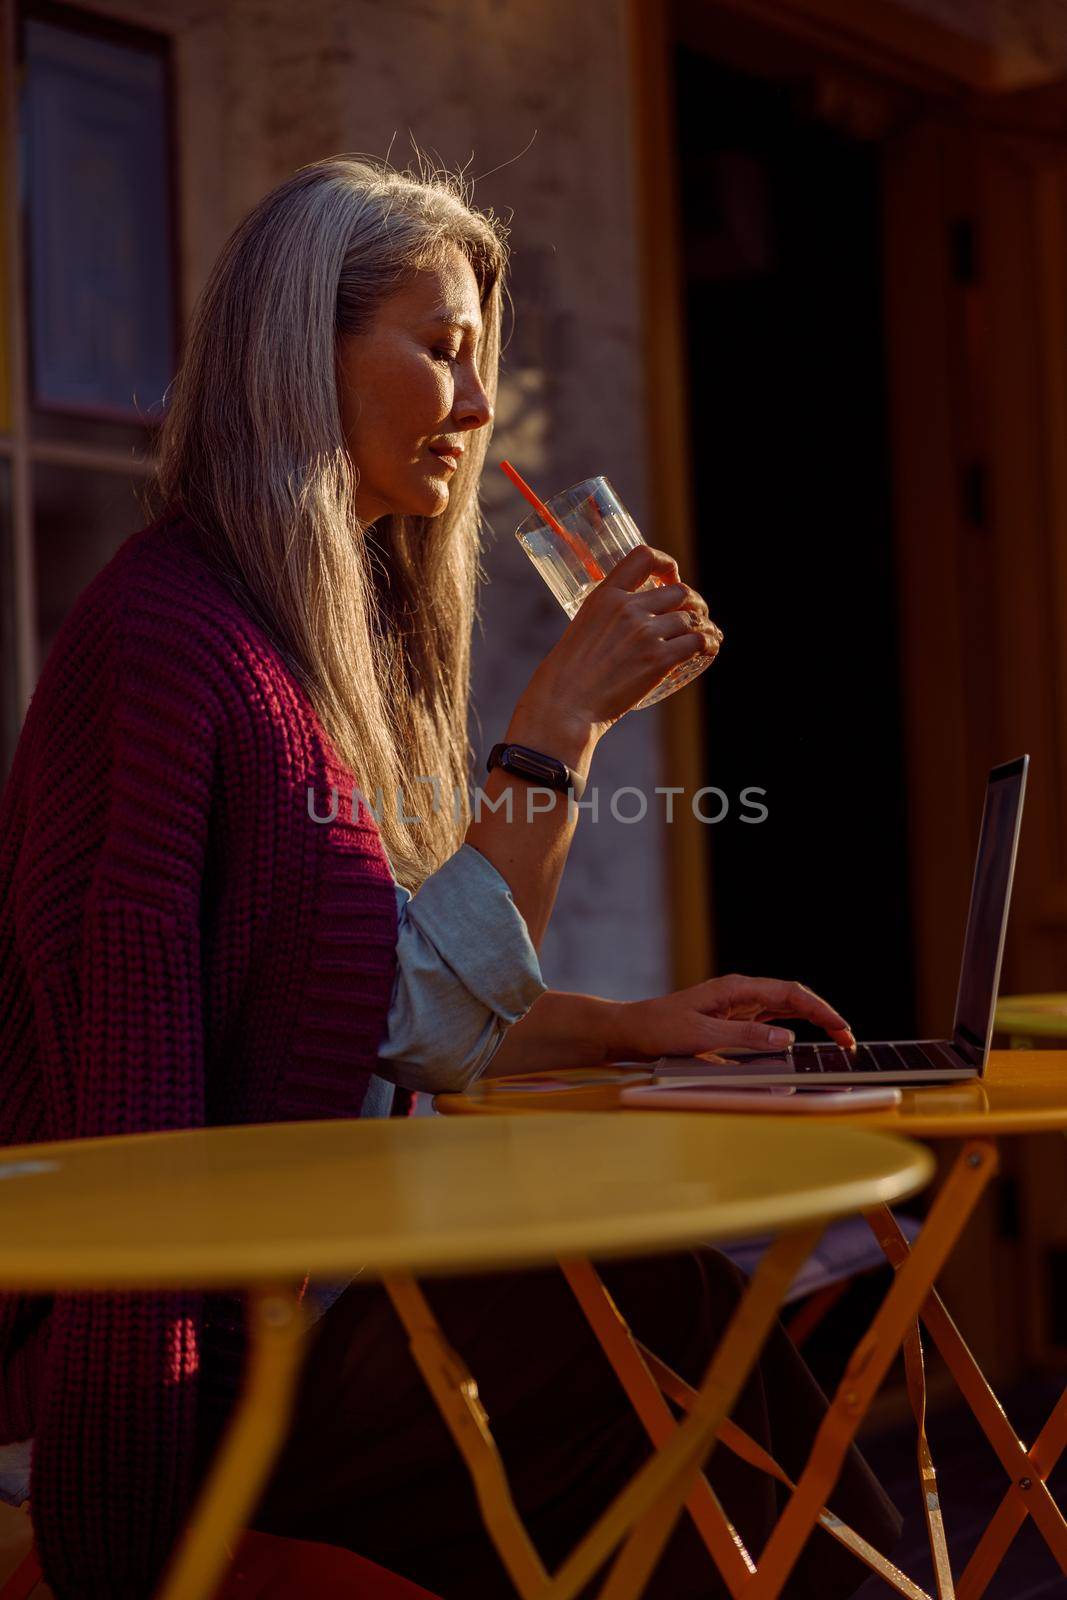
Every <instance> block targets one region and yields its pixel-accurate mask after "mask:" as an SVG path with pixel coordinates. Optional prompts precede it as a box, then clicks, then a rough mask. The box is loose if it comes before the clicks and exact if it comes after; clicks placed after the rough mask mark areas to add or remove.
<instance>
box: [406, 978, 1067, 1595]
mask: <svg viewBox="0 0 1067 1600" xmlns="http://www.w3.org/2000/svg"><path fill="white" fill-rule="evenodd" d="M1046 998H1048V997H1046ZM999 1015H1000V1013H999V1011H998V1017H999ZM650 1078H651V1073H650V1072H648V1071H646V1070H644V1069H640V1068H633V1069H621V1068H605V1069H604V1070H603V1071H601V1072H597V1071H596V1070H595V1069H594V1070H584V1069H583V1070H581V1071H561V1072H558V1073H552V1074H540V1075H537V1076H533V1075H531V1076H530V1077H527V1078H512V1079H501V1080H499V1081H497V1082H494V1081H493V1080H489V1081H488V1082H483V1083H482V1084H480V1085H477V1086H476V1087H475V1088H474V1089H472V1090H471V1091H470V1092H469V1093H467V1094H465V1095H440V1096H438V1097H437V1100H436V1102H435V1103H436V1105H437V1108H438V1109H439V1110H440V1111H443V1112H445V1113H450V1114H453V1115H457V1116H463V1117H466V1118H474V1117H483V1116H490V1115H497V1116H498V1115H500V1113H501V1112H507V1113H516V1112H548V1111H567V1110H569V1111H572V1112H573V1111H576V1110H579V1109H581V1110H582V1111H586V1112H593V1111H609V1110H627V1111H628V1112H629V1113H630V1116H628V1117H627V1118H619V1119H618V1120H619V1121H624V1120H627V1121H628V1120H630V1119H631V1117H639V1118H640V1119H641V1120H642V1121H643V1122H649V1123H651V1122H652V1121H654V1120H655V1118H656V1117H658V1116H662V1115H664V1114H665V1113H662V1112H640V1111H638V1112H635V1111H634V1110H633V1108H632V1107H623V1106H622V1105H621V1102H620V1098H619V1096H620V1093H621V1090H622V1088H623V1087H625V1086H626V1085H627V1084H632V1083H639V1082H647V1081H649V1080H650ZM691 1115H692V1117H693V1120H694V1121H712V1122H715V1123H719V1124H722V1125H723V1126H725V1127H727V1128H730V1127H733V1126H734V1125H735V1124H734V1119H733V1116H732V1114H730V1113H726V1112H723V1113H720V1114H719V1115H717V1116H716V1115H712V1114H709V1113H704V1112H701V1113H691ZM522 1120H524V1121H525V1120H528V1119H526V1118H523V1119H522ZM535 1120H536V1119H535ZM546 1120H551V1119H546ZM760 1121H761V1122H762V1123H763V1125H764V1126H765V1127H766V1128H767V1129H768V1131H769V1130H770V1128H772V1127H780V1126H781V1125H782V1124H783V1123H784V1122H789V1125H790V1127H791V1128H792V1129H794V1130H795V1131H796V1133H797V1134H798V1135H799V1134H800V1133H801V1131H807V1130H808V1129H809V1128H811V1127H813V1126H822V1127H826V1128H829V1127H830V1125H831V1124H832V1125H833V1127H834V1128H837V1129H841V1128H842V1127H843V1126H847V1127H848V1128H849V1129H854V1130H860V1129H867V1130H878V1131H882V1132H891V1133H899V1134H906V1135H907V1136H908V1137H909V1138H914V1139H927V1138H929V1139H952V1140H959V1141H960V1145H961V1148H960V1151H959V1154H958V1156H957V1157H956V1160H955V1162H954V1164H953V1166H952V1168H951V1171H950V1172H949V1175H948V1177H947V1179H946V1181H945V1182H944V1184H943V1185H942V1187H941V1190H940V1192H939V1194H938V1196H937V1198H936V1200H935V1201H934V1204H933V1207H932V1208H931V1211H930V1213H929V1215H928V1218H927V1220H926V1223H925V1224H924V1227H923V1229H922V1232H921V1234H920V1236H919V1239H918V1240H917V1241H916V1242H915V1244H914V1245H913V1246H912V1247H911V1249H910V1250H909V1247H908V1244H907V1242H906V1240H905V1239H904V1236H903V1234H902V1233H901V1232H900V1229H899V1228H898V1227H897V1224H896V1222H895V1220H894V1218H893V1216H892V1213H891V1212H890V1210H889V1207H888V1206H886V1205H878V1206H876V1207H872V1208H868V1209H867V1212H866V1215H867V1221H868V1223H869V1224H870V1226H871V1228H872V1230H873V1232H874V1234H875V1237H876V1238H877V1240H878V1242H879V1244H880V1245H881V1247H882V1250H883V1251H884V1252H885V1255H886V1256H887V1258H888V1260H889V1261H890V1263H891V1265H892V1266H893V1267H894V1268H895V1269H896V1274H897V1278H898V1281H899V1274H900V1272H901V1271H902V1270H903V1269H904V1268H905V1267H906V1266H909V1265H912V1264H913V1263H914V1260H915V1257H916V1256H917V1255H918V1254H919V1253H920V1252H923V1251H924V1250H925V1248H926V1247H927V1246H928V1245H929V1244H930V1243H931V1236H932V1235H933V1236H936V1238H937V1241H938V1246H939V1250H938V1254H939V1255H940V1261H941V1262H943V1261H944V1260H945V1259H947V1257H948V1255H949V1254H950V1253H951V1249H952V1247H953V1246H954V1244H955V1241H956V1239H958V1237H959V1235H960V1234H961V1232H962V1231H963V1227H964V1225H965V1224H966V1222H967V1220H968V1218H969V1217H970V1215H971V1213H972V1211H973V1209H974V1206H975V1204H976V1203H977V1201H978V1199H979V1198H980V1196H981V1194H982V1192H983V1190H984V1189H985V1187H986V1186H987V1185H988V1183H989V1182H990V1181H991V1180H992V1178H993V1177H994V1176H995V1174H996V1171H997V1166H998V1149H997V1145H998V1141H999V1140H1000V1139H1001V1138H1003V1137H1006V1136H1009V1135H1012V1134H1030V1133H1044V1132H1059V1133H1062V1132H1064V1131H1067V1051H1057V1050H1041V1051H1025V1050H1010V1051H1008V1050H1004V1051H993V1052H991V1054H990V1058H989V1064H988V1067H987V1069H986V1073H985V1076H984V1077H983V1078H982V1079H975V1080H974V1081H973V1082H966V1083H959V1084H946V1085H931V1086H929V1087H927V1088H916V1089H905V1091H904V1096H903V1101H902V1103H901V1105H900V1106H898V1107H895V1108H893V1109H892V1110H886V1111H869V1112H865V1113H855V1114H851V1113H850V1114H849V1115H848V1116H847V1118H846V1117H843V1116H840V1115H829V1114H827V1115H825V1116H822V1117H817V1116H811V1115H805V1116H804V1118H803V1124H802V1125H801V1124H800V1122H799V1121H798V1119H797V1118H795V1117H794V1118H792V1119H790V1117H789V1114H788V1113H783V1114H782V1115H780V1116H774V1115H770V1114H767V1113H764V1114H763V1115H761V1117H760ZM946 1202H947V1204H946ZM938 1270H940V1265H939V1267H938V1268H936V1269H935V1271H934V1273H933V1274H932V1275H931V1277H930V1278H929V1280H928V1292H927V1293H926V1294H925V1295H924V1296H923V1297H922V1300H921V1304H920V1305H919V1307H918V1310H919V1315H920V1317H921V1321H922V1323H924V1324H925V1326H926V1329H927V1332H928V1333H929V1335H930V1337H931V1338H932V1340H933V1342H934V1344H935V1345H936V1347H937V1349H938V1350H939V1351H940V1353H941V1355H942V1357H943V1358H944V1361H945V1363H946V1365H947V1366H948V1368H949V1370H950V1372H951V1373H952V1375H953V1378H954V1379H955V1382H956V1384H957V1385H958V1387H959V1389H960V1392H961V1394H962V1395H963V1398H964V1400H965V1401H966V1403H967V1404H968V1406H969V1407H970V1409H971V1411H972V1412H973V1414H974V1416H975V1419H976V1420H977V1422H978V1424H979V1426H980V1427H981V1429H982V1431H983V1433H984V1434H985V1436H986V1438H987V1439H988V1441H989V1443H990V1444H991V1446H992V1448H993V1450H994V1452H995V1453H996V1455H997V1457H998V1459H999V1460H1000V1463H1001V1465H1002V1466H1003V1468H1004V1470H1005V1472H1006V1473H1007V1475H1008V1477H1009V1478H1010V1480H1011V1487H1010V1488H1009V1489H1008V1491H1007V1493H1006V1494H1005V1496H1004V1499H1003V1500H1002V1502H1001V1505H1000V1507H999V1509H998V1511H997V1513H996V1515H995V1516H994V1518H993V1520H992V1522H991V1523H990V1525H989V1527H988V1528H987V1530H986V1532H985V1533H984V1535H983V1536H982V1538H981V1540H980V1542H979V1544H978V1546H977V1548H976V1549H975V1551H974V1553H973V1555H972V1556H971V1558H970V1560H969V1562H968V1563H967V1565H966V1567H965V1569H964V1571H963V1573H962V1574H961V1575H960V1577H959V1579H958V1581H957V1580H956V1579H955V1578H954V1576H953V1573H952V1570H951V1565H950V1562H949V1555H948V1549H947V1545H946V1541H945V1535H944V1528H943V1524H942V1519H941V1508H940V1499H939V1493H938V1486H937V1478H936V1473H935V1471H934V1464H933V1461H932V1459H931V1456H930V1451H929V1447H928V1445H927V1441H926V1432H925V1411H926V1388H925V1376H924V1368H923V1355H922V1344H921V1342H920V1338H919V1329H918V1323H917V1322H916V1323H912V1324H911V1325H910V1326H908V1327H906V1328H903V1329H902V1330H901V1342H902V1344H903V1351H904V1358H905V1370H906V1375H907V1383H908V1392H909V1397H910V1400H911V1404H912V1409H913V1412H914V1415H915V1419H916V1423H917V1426H918V1462H919V1473H920V1478H921V1483H922V1490H923V1504H924V1508H925V1511H926V1517H927V1527H928V1532H929V1536H930V1544H931V1551H932V1555H933V1560H934V1571H935V1576H936V1583H937V1594H938V1600H979V1596H981V1595H982V1594H984V1592H985V1590H986V1588H987V1587H988V1585H989V1582H990V1580H991V1579H992V1577H993V1575H994V1573H995V1572H996V1569H997V1567H998V1566H999V1564H1000V1562H1001V1561H1002V1560H1003V1557H1004V1555H1005V1553H1006V1551H1007V1549H1008V1547H1009V1545H1010V1544H1011V1542H1012V1540H1013V1539H1014V1537H1015V1535H1016V1534H1017V1533H1018V1531H1019V1529H1020V1528H1021V1527H1022V1524H1023V1522H1024V1521H1025V1520H1026V1518H1027V1516H1030V1517H1032V1518H1033V1520H1034V1522H1035V1524H1036V1526H1037V1527H1038V1528H1039V1529H1040V1531H1041V1533H1042V1535H1043V1537H1044V1539H1045V1541H1046V1543H1047V1544H1048V1546H1049V1548H1050V1550H1051V1551H1052V1553H1053V1555H1054V1556H1055V1558H1056V1560H1057V1561H1058V1563H1059V1566H1060V1568H1061V1570H1062V1571H1063V1572H1064V1573H1065V1574H1067V1522H1065V1520H1064V1515H1063V1512H1062V1511H1061V1510H1060V1508H1059V1507H1058V1506H1057V1505H1056V1503H1055V1501H1054V1500H1053V1498H1052V1495H1051V1493H1050V1491H1049V1489H1048V1486H1047V1479H1048V1477H1049V1474H1050V1473H1051V1472H1052V1470H1053V1468H1054V1467H1055V1466H1056V1463H1057V1462H1058V1460H1059V1458H1060V1456H1061V1455H1062V1453H1063V1451H1064V1450H1065V1449H1067V1393H1065V1394H1064V1395H1062V1396H1061V1398H1060V1400H1059V1402H1058V1404H1057V1405H1056V1407H1055V1408H1054V1410H1053V1412H1052V1415H1051V1416H1050V1417H1049V1419H1048V1421H1047V1423H1046V1424H1045V1426H1044V1428H1043V1429H1042V1430H1041V1432H1040V1433H1039V1434H1038V1436H1037V1438H1036V1439H1035V1440H1034V1442H1033V1444H1032V1445H1031V1446H1030V1447H1029V1448H1026V1447H1025V1446H1024V1445H1023V1443H1022V1442H1021V1441H1020V1440H1019V1438H1018V1437H1017V1436H1016V1434H1015V1432H1014V1430H1013V1428H1012V1427H1011V1424H1010V1422H1009V1421H1008V1418H1007V1416H1006V1414H1005V1412H1004V1410H1003V1407H1002V1406H1001V1404H1000V1402H999V1401H998V1400H997V1397H996V1395H995V1394H994V1392H993V1390H992V1388H991V1387H990V1385H989V1383H988V1382H987V1380H986V1378H985V1377H984V1375H983V1374H982V1372H981V1370H980V1369H979V1367H978V1364H977V1362H976V1361H975V1359H974V1356H973V1355H972V1354H971V1351H970V1350H969V1349H968V1347H967V1345H966V1343H965V1341H964V1340H963V1338H962V1336H961V1334H960V1332H959V1330H958V1328H957V1327H956V1325H955V1323H954V1322H953V1321H952V1318H951V1317H950V1316H949V1313H948V1311H947V1310H946V1309H945V1306H944V1304H943V1302H942V1301H941V1299H940V1297H939V1296H938V1294H937V1292H936V1291H935V1290H934V1288H933V1281H934V1276H936V1272H937V1271H938ZM896 1286H897V1285H896V1284H895V1285H894V1288H895V1287H896ZM891 1293H892V1291H891ZM886 1303H887V1304H888V1300H887V1302H886ZM884 1309H885V1307H884V1306H883V1308H882V1310H883V1311H884ZM881 1315H882V1313H881V1311H880V1312H879V1313H878V1314H877V1315H876V1317H875V1319H874V1322H873V1323H872V1325H871V1328H870V1330H869V1331H868V1334H867V1335H866V1337H865V1338H864V1340H862V1341H861V1343H860V1345H859V1347H858V1349H857V1351H856V1353H855V1355H854V1356H853V1358H852V1360H851V1362H850V1363H849V1366H848V1369H847V1370H846V1372H845V1375H844V1377H843V1378H842V1381H841V1384H840V1386H839V1389H838V1391H837V1394H836V1395H835V1396H834V1399H833V1402H832V1404H831V1408H830V1411H829V1413H828V1415H827V1418H826V1422H825V1425H824V1428H823V1430H822V1432H821V1434H820V1436H819V1439H818V1440H817V1441H816V1444H815V1447H814V1449H813V1451H812V1457H811V1460H810V1462H809V1464H808V1468H807V1470H806V1472H805V1473H804V1474H803V1475H802V1477H801V1478H800V1480H799V1482H798V1485H797V1492H796V1494H795V1495H794V1497H793V1500H792V1501H791V1503H790V1505H789V1508H788V1510H787V1512H786V1514H785V1516H783V1518H782V1520H781V1522H780V1523H779V1525H778V1528H777V1529H776V1530H775V1533H774V1535H773V1536H772V1538H771V1541H770V1543H769V1544H768V1547H767V1550H766V1551H765V1552H764V1557H763V1559H762V1560H761V1562H760V1570H759V1573H758V1574H756V1576H755V1577H754V1578H753V1580H752V1582H751V1583H750V1584H749V1585H748V1587H746V1588H744V1593H745V1594H746V1595H750V1596H751V1597H752V1600H764V1597H765V1596H767V1595H770V1594H772V1593H775V1592H777V1591H776V1590H773V1589H771V1588H766V1587H764V1586H763V1574H764V1570H765V1568H770V1569H772V1570H773V1573H774V1575H775V1578H777V1574H778V1572H779V1571H780V1570H781V1564H782V1562H783V1561H785V1560H788V1559H790V1552H791V1550H792V1543H793V1542H795V1535H794V1539H793V1540H792V1541H791V1540H790V1537H789V1535H790V1525H791V1524H790V1519H791V1517H795V1518H797V1519H799V1518H800V1517H801V1512H800V1511H798V1510H796V1509H795V1508H796V1507H797V1506H798V1504H801V1505H802V1506H803V1508H804V1514H806V1512H807V1509H808V1508H809V1507H810V1506H811V1505H812V1504H815V1503H818V1504H820V1505H821V1504H822V1502H823V1500H824V1499H825V1497H826V1494H827V1493H828V1491H829V1486H830V1483H831V1482H832V1478H831V1477H830V1476H829V1473H830V1471H831V1470H836V1469H833V1468H832V1465H831V1466H830V1467H828V1465H827V1461H828V1460H829V1461H830V1462H831V1464H832V1461H833V1460H835V1459H837V1457H836V1455H834V1454H832V1453H831V1455H829V1456H828V1455H827V1451H828V1449H829V1447H830V1446H831V1445H833V1444H834V1441H835V1440H836V1439H839V1438H840V1436H841V1434H842V1433H843V1432H847V1437H848V1439H849V1440H851V1439H852V1437H853V1436H854V1434H855V1431H856V1428H857V1427H858V1425H859V1422H860V1421H861V1420H862V1415H863V1411H862V1410H859V1409H858V1407H859V1405H860V1403H861V1402H862V1401H863V1396H864V1395H865V1394H866V1393H867V1388H866V1387H864V1385H863V1383H862V1380H863V1378H864V1377H865V1376H867V1375H869V1372H870V1366H871V1360H872V1348H874V1346H878V1345H880V1342H881V1341H883V1340H884V1339H885V1338H886V1337H887V1331H886V1326H887V1325H886V1324H885V1323H884V1322H883V1321H881V1320H880V1319H881ZM872 1340H873V1341H874V1344H873V1345H872ZM884 1356H885V1352H884V1349H881V1350H880V1353H879V1361H880V1362H881V1363H882V1364H881V1368H880V1370H881V1374H882V1376H884V1372H885V1370H887V1369H888V1361H885V1360H884ZM646 1365H647V1366H648V1367H649V1370H650V1371H651V1373H652V1375H653V1376H654V1377H656V1378H657V1379H658V1380H659V1381H660V1383H661V1387H663V1386H664V1385H666V1386H667V1392H668V1393H670V1394H671V1396H672V1398H674V1399H676V1400H678V1399H681V1393H680V1390H679V1389H678V1380H676V1379H675V1378H674V1376H673V1375H666V1374H664V1373H662V1372H661V1371H657V1366H656V1363H655V1362H652V1363H646ZM620 1375H621V1374H620ZM879 1381H881V1379H879ZM633 1393H634V1392H633V1391H631V1397H632V1398H633ZM871 1395H872V1396H873V1391H871ZM864 1409H865V1405H864ZM719 1437H720V1440H725V1438H726V1436H725V1435H724V1434H723V1433H722V1431H721V1430H720V1435H719ZM726 1442H729V1441H726ZM749 1459H751V1456H750V1457H749ZM764 1465H766V1466H767V1467H768V1470H771V1469H772V1468H773V1463H770V1464H768V1463H764ZM783 1530H784V1531H783ZM876 1570H878V1571H879V1572H880V1575H881V1576H882V1577H883V1578H884V1579H885V1581H886V1582H887V1583H889V1584H890V1586H891V1587H894V1588H896V1589H897V1590H898V1592H899V1593H901V1594H905V1595H909V1596H911V1597H915V1596H919V1595H921V1594H922V1591H921V1590H920V1589H919V1588H918V1587H917V1585H914V1584H912V1583H911V1581H910V1580H909V1579H907V1578H904V1577H903V1576H902V1575H899V1574H898V1575H897V1576H894V1575H893V1574H892V1572H890V1571H887V1570H885V1566H884V1564H883V1566H880V1567H876ZM735 1592H736V1593H740V1592H741V1589H740V1588H739V1589H737V1590H736V1591H735Z"/></svg>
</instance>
